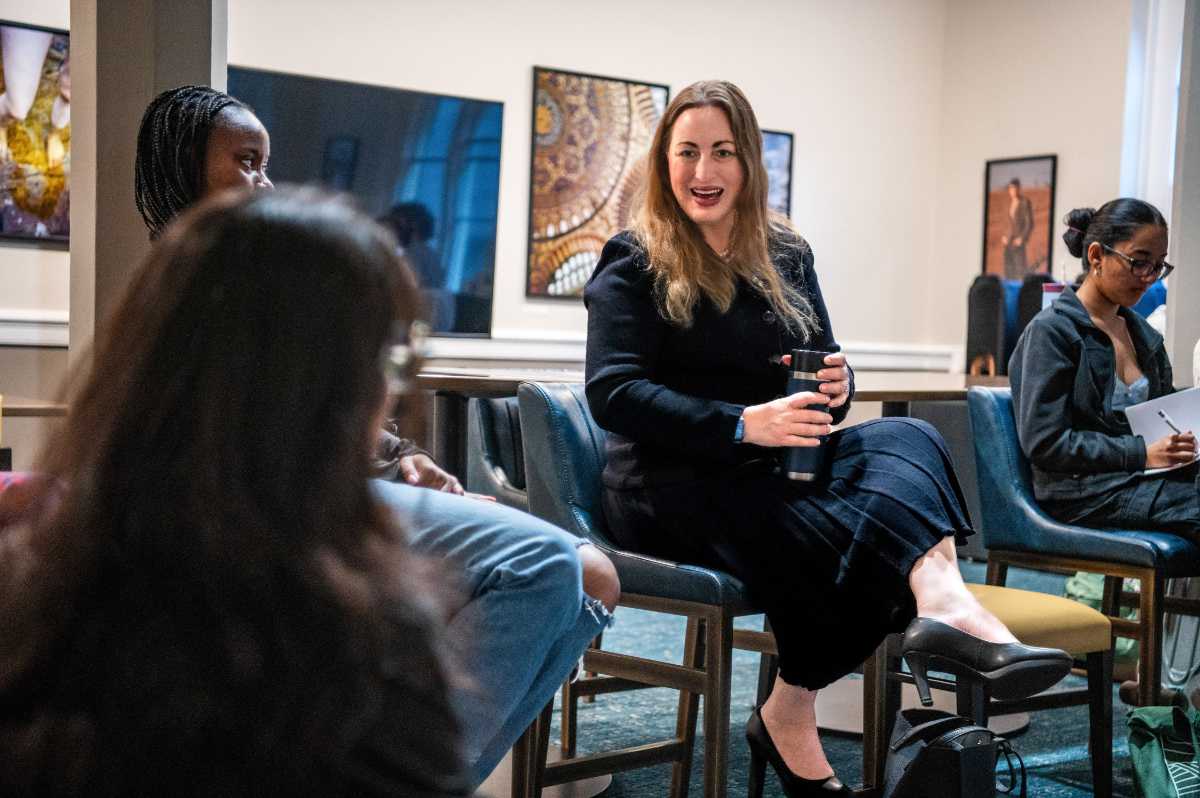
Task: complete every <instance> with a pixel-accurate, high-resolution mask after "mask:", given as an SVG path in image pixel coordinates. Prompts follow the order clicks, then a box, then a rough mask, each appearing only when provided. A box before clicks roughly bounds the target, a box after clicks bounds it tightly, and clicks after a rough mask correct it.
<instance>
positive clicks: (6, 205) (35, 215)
mask: <svg viewBox="0 0 1200 798" xmlns="http://www.w3.org/2000/svg"><path fill="white" fill-rule="evenodd" d="M67 43H68V38H67V32H66V31H64V30H55V29H53V28H42V27H38V26H34V25H24V24H20V23H15V22H5V21H0V237H3V238H18V239H26V240H29V239H33V240H42V241H57V242H62V243H66V241H67V239H68V238H69V237H70V232H71V219H70V210H71V203H70V197H69V176H70V171H71V69H70V61H69V59H68V47H67Z"/></svg>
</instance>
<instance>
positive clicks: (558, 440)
mask: <svg viewBox="0 0 1200 798" xmlns="http://www.w3.org/2000/svg"><path fill="white" fill-rule="evenodd" d="M518 400H519V403H520V409H521V431H522V438H523V440H524V446H525V481H526V487H527V489H528V491H529V509H530V512H532V513H533V514H534V515H536V516H538V517H539V518H543V519H545V520H547V521H549V522H550V523H552V524H556V525H557V526H560V527H562V528H563V529H566V530H567V531H568V532H571V533H573V534H575V535H579V536H581V537H585V538H587V539H589V540H591V541H592V542H593V543H594V544H596V545H597V546H599V547H601V548H602V549H603V550H604V551H605V552H606V553H607V554H608V556H609V557H610V558H611V559H612V561H613V563H614V564H615V565H616V567H617V572H618V573H619V575H620V578H621V602H620V603H621V605H622V606H629V607H638V608H640V609H645V610H652V611H655V612H666V613H671V614H674V615H683V616H686V617H687V619H688V624H687V641H686V644H685V653H684V662H683V664H682V665H675V664H673V663H671V664H669V663H663V662H657V661H654V660H647V659H643V658H640V657H634V656H630V655H626V654H617V653H614V652H609V651H602V650H598V649H591V650H589V651H588V653H587V654H586V655H585V657H584V665H585V667H586V669H587V670H588V671H592V672H595V673H597V674H606V675H602V676H597V677H592V678H585V679H581V680H580V681H579V682H577V683H575V684H574V685H571V686H570V687H569V688H568V695H565V696H564V699H565V700H564V702H563V706H564V717H563V730H564V754H565V755H568V756H570V755H572V754H573V753H574V752H573V748H574V744H573V740H568V735H570V736H571V737H573V731H574V730H573V726H574V711H573V709H574V701H575V699H576V698H578V697H581V696H587V695H594V694H596V693H602V692H603V693H608V692H613V691H614V690H620V689H637V688H640V687H647V686H658V687H673V688H675V689H678V690H680V706H679V720H678V724H677V729H676V736H675V738H674V739H671V740H667V741H663V742H660V743H655V744H652V745H644V746H638V747H636V748H633V749H626V750H623V751H614V752H606V753H602V754H592V755H590V756H587V757H581V758H578V759H568V760H566V761H564V762H561V763H556V764H555V765H550V766H547V768H546V777H545V780H544V783H545V784H552V783H559V782H561V781H563V780H564V779H565V778H581V777H584V776H591V775H596V774H599V773H607V772H613V771H616V770H624V769H627V768H629V767H642V766H645V765H651V764H655V763H659V762H673V763H674V776H673V779H672V790H671V794H672V795H674V796H684V795H686V794H687V782H688V771H689V768H690V764H691V758H692V748H693V742H694V739H695V727H696V714H697V702H698V699H699V697H700V696H704V705H705V706H704V740H705V763H704V794H705V796H706V797H707V798H714V797H715V796H723V795H725V780H726V779H725V775H726V755H727V750H728V745H729V742H728V737H729V685H730V667H731V649H732V648H733V647H734V645H736V646H737V647H738V648H748V649H751V650H755V651H759V652H764V653H768V654H774V653H776V652H775V643H774V638H773V637H772V636H771V635H770V634H769V633H766V632H755V631H749V630H738V631H737V632H735V631H734V630H733V626H732V624H733V618H734V617H735V616H738V615H746V614H751V613H754V612H756V610H755V609H754V607H753V605H752V604H751V602H750V600H749V598H748V597H747V596H746V592H745V589H744V588H743V586H742V584H741V583H740V582H739V581H738V580H736V579H734V578H733V577H732V576H730V575H728V574H724V573H721V572H719V571H714V570H710V569H707V568H700V567H696V566H690V565H681V564H677V563H673V562H667V561H665V560H659V559H655V558H652V557H645V556H642V555H639V554H635V553H632V552H626V551H621V550H619V549H618V548H616V547H615V546H614V545H613V543H612V539H611V538H610V536H609V534H608V530H607V527H606V525H605V521H604V514H603V512H602V510H601V504H600V491H601V485H600V474H601V472H602V471H603V469H604V462H605V453H604V437H605V433H604V430H602V429H600V427H598V426H597V425H596V422H595V421H594V420H593V419H592V415H591V413H590V412H589V411H588V407H587V400H586V399H585V398H584V394H583V386H582V385H578V384H574V385H568V384H545V383H522V385H521V386H520V389H519V392H518ZM764 681H765V680H764ZM541 744H544V741H543V742H542V743H541ZM543 758H544V757H543ZM556 771H559V772H561V774H565V775H560V773H559V772H556Z"/></svg>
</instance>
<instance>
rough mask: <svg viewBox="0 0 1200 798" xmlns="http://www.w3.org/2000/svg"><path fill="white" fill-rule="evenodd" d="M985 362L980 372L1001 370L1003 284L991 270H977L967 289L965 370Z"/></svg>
mask: <svg viewBox="0 0 1200 798" xmlns="http://www.w3.org/2000/svg"><path fill="white" fill-rule="evenodd" d="M977 364H986V366H985V368H984V369H983V373H988V374H1005V373H1007V367H1008V363H1007V362H1006V361H1005V360H1004V284H1003V283H1001V282H1000V278H999V277H997V276H995V275H994V274H981V275H980V276H978V277H976V278H975V281H974V282H973V283H971V289H970V291H968V292H967V370H968V372H970V371H971V368H972V366H973V365H977Z"/></svg>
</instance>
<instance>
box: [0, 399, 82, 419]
mask: <svg viewBox="0 0 1200 798" xmlns="http://www.w3.org/2000/svg"><path fill="white" fill-rule="evenodd" d="M0 396H3V397H4V398H3V402H2V404H0V415H2V416H3V417H4V418H22V417H24V418H30V417H46V416H65V415H66V414H67V406H66V405H65V404H62V403H61V402H52V401H50V400H48V399H29V398H27V397H24V396H10V395H9V394H0Z"/></svg>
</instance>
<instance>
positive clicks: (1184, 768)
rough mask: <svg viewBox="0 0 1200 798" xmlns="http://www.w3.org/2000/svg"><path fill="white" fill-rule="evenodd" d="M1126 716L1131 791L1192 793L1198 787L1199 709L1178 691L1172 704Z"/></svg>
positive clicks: (1169, 797) (1155, 796) (1166, 797)
mask: <svg viewBox="0 0 1200 798" xmlns="http://www.w3.org/2000/svg"><path fill="white" fill-rule="evenodd" d="M1128 719H1129V759H1130V760H1131V761H1132V764H1133V787H1134V794H1135V795H1137V796H1139V798H1176V796H1184V795H1195V794H1196V793H1197V790H1198V789H1200V745H1197V731H1200V712H1198V711H1197V710H1196V709H1194V708H1193V707H1191V706H1190V705H1189V704H1188V701H1187V698H1185V697H1182V694H1181V696H1180V698H1179V699H1177V700H1176V702H1175V704H1174V705H1173V706H1169V707H1137V708H1136V709H1131V710H1129V716H1128Z"/></svg>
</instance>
